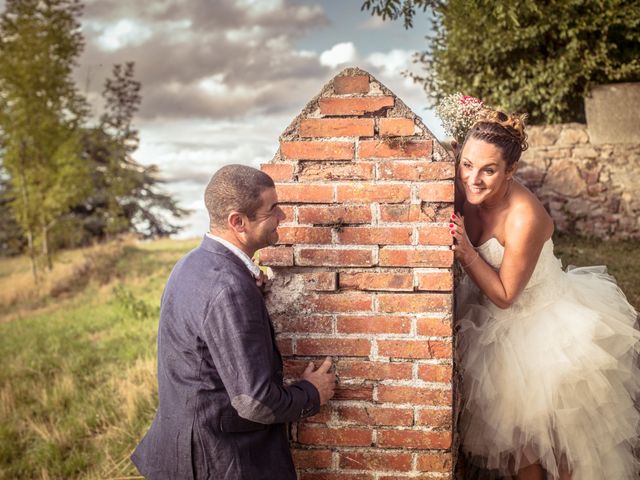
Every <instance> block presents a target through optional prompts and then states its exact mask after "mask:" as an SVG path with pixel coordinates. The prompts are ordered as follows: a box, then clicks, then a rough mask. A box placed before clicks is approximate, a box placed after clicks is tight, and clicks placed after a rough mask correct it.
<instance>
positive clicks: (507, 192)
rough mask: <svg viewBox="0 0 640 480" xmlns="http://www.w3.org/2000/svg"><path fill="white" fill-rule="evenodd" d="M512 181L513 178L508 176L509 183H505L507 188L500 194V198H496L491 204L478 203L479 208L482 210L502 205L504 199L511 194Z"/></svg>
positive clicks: (493, 208)
mask: <svg viewBox="0 0 640 480" xmlns="http://www.w3.org/2000/svg"><path fill="white" fill-rule="evenodd" d="M512 182H513V179H512V178H510V179H509V184H508V185H507V190H506V191H505V192H504V195H503V196H502V198H501V199H500V200H498V201H497V202H496V203H494V204H493V205H487V204H485V203H481V204H480V208H481V209H482V210H495V209H497V208H498V207H500V206H503V205H504V204H505V203H506V200H508V199H509V197H510V196H511V185H512Z"/></svg>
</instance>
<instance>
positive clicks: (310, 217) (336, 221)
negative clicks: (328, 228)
mask: <svg viewBox="0 0 640 480" xmlns="http://www.w3.org/2000/svg"><path fill="white" fill-rule="evenodd" d="M371 218H372V217H371V207H370V206H369V205H366V206H365V205H348V206H342V205H323V206H321V207H316V206H302V207H299V208H298V223H311V224H313V225H341V224H350V223H371Z"/></svg>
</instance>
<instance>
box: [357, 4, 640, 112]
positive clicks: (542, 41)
mask: <svg viewBox="0 0 640 480" xmlns="http://www.w3.org/2000/svg"><path fill="white" fill-rule="evenodd" d="M370 3H371V0H370V1H366V2H364V3H363V9H371V10H372V13H373V14H380V15H382V14H381V13H379V12H381V11H385V8H387V7H389V8H392V7H393V5H396V7H397V5H398V3H399V0H378V2H376V3H377V4H378V5H377V6H378V7H379V8H378V10H374V9H372V8H371V7H368V6H367V5H368V4H370ZM404 3H407V0H405V2H404ZM409 3H411V2H409ZM413 3H415V4H418V3H419V4H420V5H425V4H427V2H425V1H421V2H416V1H414V2H413ZM429 6H430V7H431V8H432V10H433V14H434V19H433V34H432V35H431V37H430V44H429V45H428V47H427V49H426V51H424V52H423V53H422V54H421V55H420V56H419V58H418V61H419V62H421V63H422V64H423V66H424V67H425V70H426V72H427V73H426V74H424V75H415V76H414V79H415V80H416V81H418V82H420V83H422V84H423V85H424V86H425V90H426V91H427V93H428V95H429V96H430V99H431V101H432V102H433V101H438V100H440V99H441V98H442V97H443V96H444V95H447V94H450V93H453V92H456V91H460V92H463V93H464V94H466V95H473V96H476V97H478V98H481V99H482V100H484V101H485V102H486V103H488V104H489V105H494V106H497V107H502V108H504V109H506V110H509V111H518V112H526V113H527V114H528V115H529V119H530V122H531V123H536V124H540V123H560V122H571V121H580V122H583V121H584V119H585V114H584V97H585V95H588V94H589V90H590V88H591V86H592V85H594V84H601V83H611V82H624V81H638V80H640V4H639V3H638V2H635V1H633V0H597V1H596V0H587V1H585V0H550V1H548V2H528V1H525V0H509V1H501V0H482V1H471V0H451V1H448V2H441V3H440V2H438V3H435V2H433V4H431V2H429ZM391 11H392V12H395V16H393V15H387V17H388V18H400V17H403V16H404V18H405V21H406V18H407V17H406V15H405V13H404V10H403V9H399V8H396V10H393V8H392V10H391ZM409 13H410V15H409V17H408V18H411V15H412V14H413V12H411V11H409ZM383 18H385V17H384V16H383Z"/></svg>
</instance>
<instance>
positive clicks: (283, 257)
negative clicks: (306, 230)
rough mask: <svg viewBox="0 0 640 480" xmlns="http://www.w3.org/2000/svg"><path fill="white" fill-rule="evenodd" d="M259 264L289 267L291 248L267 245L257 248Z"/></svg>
mask: <svg viewBox="0 0 640 480" xmlns="http://www.w3.org/2000/svg"><path fill="white" fill-rule="evenodd" d="M258 258H259V259H260V265H269V266H271V267H291V266H292V265H293V249H292V248H289V247H267V248H263V249H261V250H259V256H258Z"/></svg>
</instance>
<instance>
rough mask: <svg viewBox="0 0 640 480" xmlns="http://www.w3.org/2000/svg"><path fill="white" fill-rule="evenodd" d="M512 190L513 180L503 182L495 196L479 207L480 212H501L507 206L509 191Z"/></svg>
mask: <svg viewBox="0 0 640 480" xmlns="http://www.w3.org/2000/svg"><path fill="white" fill-rule="evenodd" d="M512 190H513V179H509V180H505V182H504V184H503V185H502V187H501V188H500V189H499V190H498V191H497V192H496V194H495V195H494V196H493V197H492V198H489V199H487V200H485V201H484V202H482V203H481V204H480V205H479V207H480V210H481V211H485V212H487V213H488V212H490V211H492V210H501V209H502V208H504V207H506V206H507V205H508V204H509V198H510V197H511V191H512Z"/></svg>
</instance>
